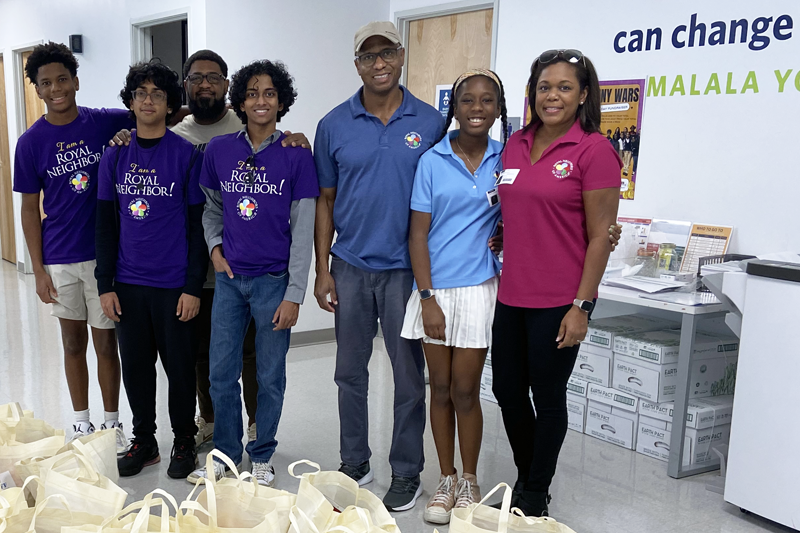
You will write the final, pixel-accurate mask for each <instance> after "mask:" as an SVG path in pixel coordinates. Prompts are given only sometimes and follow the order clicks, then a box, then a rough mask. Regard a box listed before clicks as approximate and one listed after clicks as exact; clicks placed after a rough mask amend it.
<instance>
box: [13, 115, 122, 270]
mask: <svg viewBox="0 0 800 533" xmlns="http://www.w3.org/2000/svg"><path fill="white" fill-rule="evenodd" d="M132 127H133V122H131V120H130V118H128V111H127V110H124V109H90V108H88V107H78V118H76V119H75V120H73V121H72V122H70V123H69V124H65V125H63V126H54V125H53V124H50V123H49V122H47V120H45V118H44V117H41V118H40V119H39V120H37V121H36V122H35V123H34V124H33V126H31V127H30V128H28V130H27V131H26V132H25V133H23V134H22V137H20V138H19V141H18V142H17V150H16V155H15V157H14V190H15V191H16V192H20V193H29V194H36V193H38V192H40V191H44V200H43V207H44V212H45V214H46V215H47V217H46V218H45V219H44V220H43V221H42V259H43V260H44V264H45V265H63V264H69V263H80V262H83V261H91V260H92V259H94V258H95V257H94V219H95V212H96V211H97V185H96V182H97V169H98V165H99V163H100V157H101V156H102V155H103V150H104V149H105V147H106V146H108V141H110V140H111V138H112V137H113V136H114V134H115V133H117V132H118V131H119V130H121V129H123V128H124V129H131V128H132Z"/></svg>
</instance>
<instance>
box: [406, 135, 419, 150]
mask: <svg viewBox="0 0 800 533" xmlns="http://www.w3.org/2000/svg"><path fill="white" fill-rule="evenodd" d="M405 141H406V146H408V147H409V148H411V149H412V150H416V149H417V148H419V147H420V146H421V145H422V135H420V134H419V133H417V132H416V131H411V132H409V133H406V136H405Z"/></svg>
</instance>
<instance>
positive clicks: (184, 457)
mask: <svg viewBox="0 0 800 533" xmlns="http://www.w3.org/2000/svg"><path fill="white" fill-rule="evenodd" d="M196 467H197V449H196V447H195V440H194V436H193V435H192V436H190V437H175V441H174V443H173V444H172V454H171V457H170V460H169V468H168V469H167V475H168V476H169V477H171V478H174V479H185V478H186V477H187V476H188V475H189V474H191V473H192V472H194V469H195V468H196Z"/></svg>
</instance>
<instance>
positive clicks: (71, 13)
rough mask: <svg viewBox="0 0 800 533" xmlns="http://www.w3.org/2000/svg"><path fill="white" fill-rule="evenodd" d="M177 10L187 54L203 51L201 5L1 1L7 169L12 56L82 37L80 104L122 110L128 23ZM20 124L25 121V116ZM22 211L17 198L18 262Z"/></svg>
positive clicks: (14, 97)
mask: <svg viewBox="0 0 800 533" xmlns="http://www.w3.org/2000/svg"><path fill="white" fill-rule="evenodd" d="M176 10H183V11H188V20H189V35H188V39H189V47H190V49H191V47H193V46H194V47H203V46H205V36H206V28H205V24H206V22H205V21H206V16H205V0H124V1H122V0H104V1H92V0H71V1H69V2H52V1H46V0H2V2H1V3H0V53H2V54H3V57H4V61H5V76H6V80H5V81H6V99H7V106H8V127H9V132H10V135H9V138H10V143H9V144H10V146H9V148H10V151H11V157H12V162H11V164H12V165H13V157H14V150H15V148H16V143H17V136H18V135H17V134H18V132H19V131H20V128H21V126H20V124H18V118H20V117H18V116H17V111H16V102H17V101H18V100H19V99H23V96H22V95H21V94H20V90H19V89H20V87H21V83H22V82H23V80H22V77H23V76H24V74H23V73H22V72H19V71H17V69H15V68H12V65H13V64H14V63H15V61H14V60H13V59H14V52H15V50H18V49H19V48H21V47H25V46H28V45H34V44H39V43H41V42H46V41H50V40H52V41H55V42H61V43H67V39H68V36H69V35H72V34H82V35H83V48H84V53H83V54H80V55H78V62H79V64H80V67H79V69H78V77H79V78H80V80H81V88H80V91H79V92H78V104H79V105H83V106H88V107H122V103H121V102H120V100H119V97H118V94H119V91H120V89H121V88H122V85H123V83H124V81H125V74H126V73H127V72H128V66H129V65H130V63H131V38H130V35H131V30H130V24H131V21H132V20H134V21H136V20H140V19H143V18H149V17H153V18H156V17H157V16H158V15H160V14H163V13H165V12H169V11H176ZM25 83H27V81H25ZM21 118H22V121H24V116H23V117H21ZM20 208H21V197H20V195H19V194H17V193H15V194H14V221H15V226H16V227H15V229H16V245H17V261H23V258H25V257H26V255H25V240H24V239H23V236H22V226H21V223H20V215H19V213H20Z"/></svg>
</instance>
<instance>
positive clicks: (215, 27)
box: [207, 0, 389, 331]
mask: <svg viewBox="0 0 800 533" xmlns="http://www.w3.org/2000/svg"><path fill="white" fill-rule="evenodd" d="M230 4H231V3H230V2H226V1H222V0H208V2H207V17H208V48H210V49H212V50H214V51H215V52H217V53H219V54H220V55H221V56H222V57H223V58H224V59H225V62H226V63H228V68H229V70H230V74H232V73H233V72H234V71H236V70H238V69H239V68H240V67H241V66H242V65H244V64H246V63H248V62H250V61H252V60H254V59H280V60H282V61H283V62H284V63H286V67H287V69H288V70H289V73H290V74H291V75H292V76H294V78H295V88H296V90H297V94H298V96H297V101H296V102H295V104H294V105H293V106H292V108H291V109H290V110H289V113H288V114H287V115H286V116H285V117H284V118H283V119H282V120H281V122H280V124H279V127H280V128H281V129H283V130H290V131H294V132H297V131H301V132H303V133H305V134H306V136H307V137H308V138H309V139H311V140H312V142H313V138H314V132H315V131H316V128H317V122H319V120H320V119H321V118H322V117H323V116H325V115H326V114H327V113H328V112H329V111H330V110H331V109H333V108H334V107H336V106H337V105H338V104H340V103H342V102H343V101H345V100H346V99H347V98H349V97H350V96H351V95H352V94H353V93H354V92H355V91H356V90H357V89H358V88H359V87H360V86H361V79H360V78H359V77H358V75H357V73H356V69H355V66H354V65H353V57H354V53H353V35H354V34H355V32H356V30H357V29H358V28H359V27H360V26H362V25H363V24H366V23H368V22H370V21H372V20H386V17H387V14H388V11H389V2H388V0H377V1H376V0H348V1H347V2H346V3H345V4H339V3H334V2H319V1H314V0H295V1H293V2H253V3H248V8H247V10H246V13H245V12H244V11H238V10H235V9H231V7H230ZM243 15H246V16H243ZM233 35H235V36H236V38H232V36H233ZM313 283H314V269H313V265H312V268H311V274H310V275H309V290H308V292H307V294H306V300H305V303H304V305H303V306H302V308H301V309H300V319H299V321H298V323H297V326H296V327H295V328H294V331H308V330H312V329H321V328H332V327H333V316H332V315H331V314H329V313H327V312H325V311H322V310H321V309H320V308H319V306H317V303H316V300H315V299H314V295H313Z"/></svg>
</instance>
